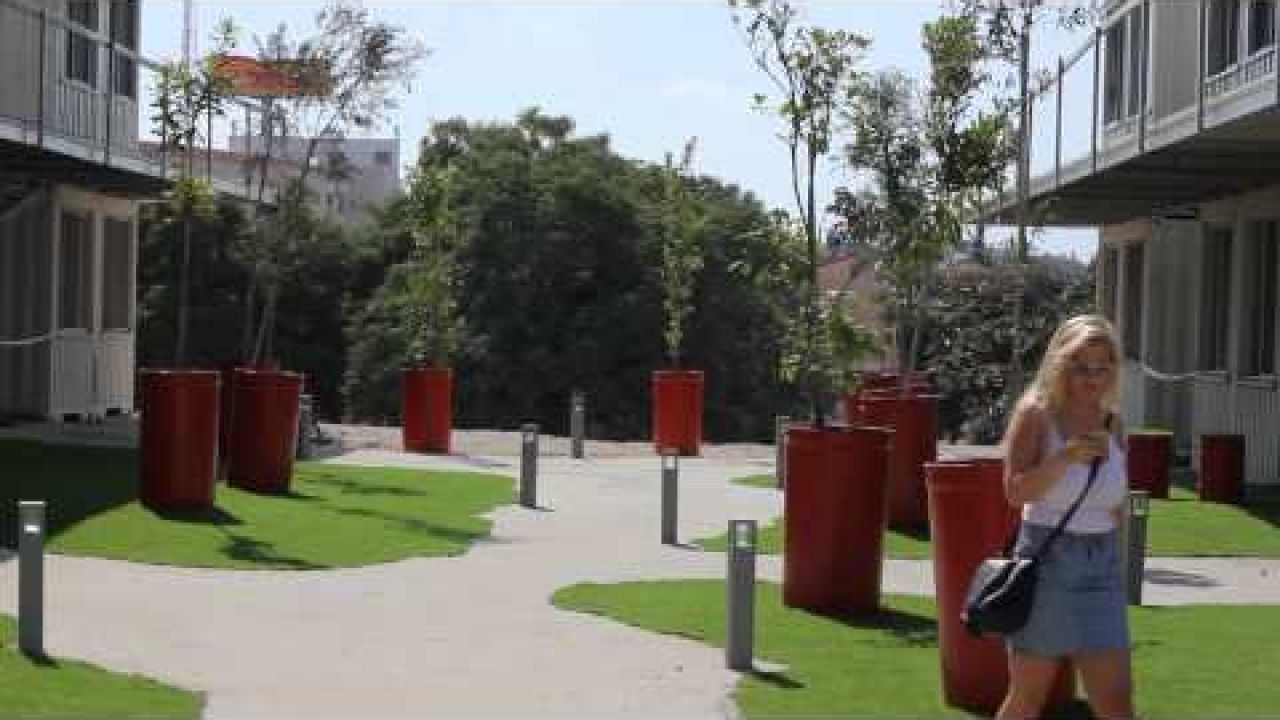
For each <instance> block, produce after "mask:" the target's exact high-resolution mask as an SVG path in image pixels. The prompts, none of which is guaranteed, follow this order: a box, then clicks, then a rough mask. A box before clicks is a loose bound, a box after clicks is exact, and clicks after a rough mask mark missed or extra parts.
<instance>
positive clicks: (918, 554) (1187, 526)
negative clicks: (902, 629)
mask: <svg viewBox="0 0 1280 720" xmlns="http://www.w3.org/2000/svg"><path fill="white" fill-rule="evenodd" d="M734 482H735V483H738V484H740V485H750V486H753V487H767V488H772V487H773V482H774V480H773V476H772V475H757V476H753V477H748V478H738V479H736V480H734ZM758 542H759V545H758V550H757V551H758V552H759V553H761V554H765V555H777V554H781V552H782V547H783V538H782V523H781V521H780V520H775V521H774V522H772V523H770V524H769V525H767V526H765V527H763V528H761V529H760V538H759V541H758ZM694 544H695V545H697V546H698V547H700V548H702V549H704V550H709V551H714V552H724V549H725V547H726V535H724V534H721V535H718V536H716V537H713V538H705V539H702V540H695V541H694ZM1147 548H1148V550H1147V552H1148V554H1149V555H1151V556H1153V557H1177V556H1197V555H1204V556H1215V555H1217V556H1234V557H1280V501H1276V500H1273V501H1270V502H1255V503H1253V504H1251V505H1249V506H1247V507H1237V506H1234V505H1222V504H1219V503H1205V502H1200V501H1199V500H1197V499H1196V495H1195V493H1194V492H1191V491H1189V490H1186V489H1183V488H1172V489H1171V490H1170V497H1169V499H1168V500H1153V501H1152V503H1151V516H1150V519H1149V521H1148V527H1147ZM885 552H886V553H887V554H888V556H889V557H894V558H902V559H923V558H928V557H932V555H933V544H932V543H931V542H930V541H929V539H928V538H926V537H915V536H913V535H907V534H904V533H899V532H895V531H890V532H889V534H888V536H887V538H886V545H885Z"/></svg>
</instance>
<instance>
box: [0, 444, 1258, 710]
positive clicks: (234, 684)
mask: <svg viewBox="0 0 1280 720" xmlns="http://www.w3.org/2000/svg"><path fill="white" fill-rule="evenodd" d="M334 462H342V463H348V464H364V465H388V466H400V467H426V468H441V469H444V468H449V469H468V470H482V471H490V472H498V473H503V474H507V475H512V476H514V475H515V474H516V473H517V471H518V467H517V466H516V464H515V460H514V459H513V458H510V457H492V456H489V457H459V458H426V457H418V456H409V455H403V454H399V453H392V452H386V451H380V450H365V451H358V452H355V453H351V454H348V455H345V456H343V457H340V458H337V459H335V460H334ZM540 465H541V467H540V470H541V472H540V476H541V477H540V480H541V482H540V494H539V503H540V504H541V505H543V506H544V508H545V509H544V510H539V511H528V510H524V509H520V508H517V507H504V508H501V509H499V510H498V511H497V512H496V513H495V514H494V521H495V526H494V537H493V538H492V539H491V540H489V541H485V542H482V543H480V544H478V545H477V546H476V547H474V548H473V549H472V551H471V552H470V553H468V554H467V555H465V556H463V557H460V558H436V559H415V560H408V561H404V562H399V563H393V564H388V565H381V566H375V567H369V568H361V569H354V570H340V571H329V572H313V573H295V572H226V571H209V570H187V569H177V568H164V567H150V566H142V565H133V564H128V563H119V562H111V561H103V560H92V559H84V558H72V557H51V558H49V564H48V567H47V576H48V589H47V597H48V610H47V615H46V623H47V633H48V643H47V644H48V647H49V649H50V652H51V653H52V654H54V655H58V656H63V657H67V658H77V659H85V660H88V661H91V662H94V663H98V664H100V665H103V666H105V667H109V668H112V669H114V670H120V671H127V672H138V673H143V674H146V675H148V676H151V677H155V678H157V679H160V680H163V681H165V682H169V683H173V684H177V685H180V686H184V687H190V688H194V689H201V690H205V691H207V692H208V698H207V699H208V705H207V716H208V717H209V718H214V719H220V718H256V717H262V718H267V717H271V718H281V717H289V718H291V717H303V716H306V717H308V718H317V717H352V716H359V717H406V718H407V717H410V716H412V717H426V716H458V715H468V716H478V715H479V716H509V717H515V716H519V717H523V718H527V717H562V716H564V715H566V714H575V715H576V714H579V713H583V714H590V715H592V716H596V715H606V716H622V715H630V716H634V715H644V716H662V717H697V718H723V717H726V716H732V715H733V714H734V708H733V707H732V704H731V702H730V700H729V694H730V693H731V691H732V687H733V683H734V682H735V680H736V677H735V675H734V674H733V673H730V672H728V671H726V670H725V669H724V660H723V655H722V652H721V651H720V650H717V649H713V648H709V647H706V646H704V645H702V644H700V643H696V642H692V641H688V640H682V639H679V638H674V637H666V636H661V635H657V634H652V633H648V632H644V631H641V630H636V629H632V628H628V627H625V626H622V625H620V624H617V623H613V622H610V621H607V620H604V619H600V618H594V617H590V616H585V615H579V614H574V613H566V612H561V611H558V610H556V609H555V608H554V607H552V606H551V604H550V602H549V599H550V596H551V595H552V593H553V592H554V591H555V590H557V589H558V588H561V587H564V586H566V585H571V584H574V583H578V582H584V581H599V582H614V581H620V580H634V579H659V578H695V577H696V578H720V577H723V575H724V563H725V558H724V556H723V555H720V554H712V553H701V552H696V551H692V550H686V549H680V548H669V547H664V546H662V545H661V544H660V543H659V542H658V531H659V523H658V513H659V508H658V488H659V466H658V462H657V460H656V459H655V458H652V457H650V458H617V459H602V460H591V461H573V460H569V459H567V458H544V459H542V460H541V462H540ZM769 469H770V468H769V463H768V462H767V461H764V460H739V461H725V460H686V461H683V462H682V463H681V483H682V487H681V533H682V536H683V537H686V538H695V537H702V536H707V535H712V534H715V533H718V532H722V531H723V530H724V528H725V525H726V523H727V522H728V520H729V519H731V518H754V519H758V520H760V521H762V522H767V521H769V520H771V519H772V518H774V517H776V516H777V515H778V514H779V512H780V497H779V494H778V493H776V492H773V491H770V490H760V489H754V488H746V487H740V486H736V485H731V484H729V483H728V482H727V481H728V479H729V478H733V477H739V476H743V475H750V474H758V473H761V472H768V471H769ZM1149 568H1150V570H1149V573H1148V584H1147V587H1146V595H1147V598H1148V600H1149V601H1150V602H1152V603H1161V604H1180V603H1263V602H1266V603H1274V604H1280V561H1256V560H1231V559H1182V560H1172V559H1170V560H1164V559H1156V560H1152V561H1151V562H1150V563H1149ZM16 570H17V568H16V567H15V563H14V562H13V561H12V560H6V561H4V562H0V611H2V612H6V613H11V614H12V613H14V612H15V607H14V605H15V598H16V574H17V573H16ZM760 576H761V577H762V578H765V579H772V580H777V579H779V578H780V563H779V561H778V559H777V558H761V563H760ZM931 588H932V581H931V573H930V565H929V563H928V562H907V561H890V562H888V563H886V568H885V589H886V591H888V592H898V593H916V594H927V593H930V592H931Z"/></svg>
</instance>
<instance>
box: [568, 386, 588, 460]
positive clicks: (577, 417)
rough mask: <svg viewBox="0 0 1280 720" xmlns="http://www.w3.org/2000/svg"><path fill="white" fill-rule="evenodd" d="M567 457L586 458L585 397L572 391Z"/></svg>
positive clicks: (577, 391)
mask: <svg viewBox="0 0 1280 720" xmlns="http://www.w3.org/2000/svg"><path fill="white" fill-rule="evenodd" d="M569 435H570V441H569V455H570V457H572V458H573V459H574V460H581V459H583V458H584V457H586V450H585V447H584V446H585V445H586V436H587V396H586V394H585V393H583V392H582V391H581V390H574V391H573V394H572V395H571V396H570V399H569Z"/></svg>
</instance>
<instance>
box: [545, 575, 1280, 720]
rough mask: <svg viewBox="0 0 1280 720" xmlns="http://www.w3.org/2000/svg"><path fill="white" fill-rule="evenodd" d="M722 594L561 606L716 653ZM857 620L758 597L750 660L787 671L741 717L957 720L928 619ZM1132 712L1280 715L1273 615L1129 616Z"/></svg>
mask: <svg viewBox="0 0 1280 720" xmlns="http://www.w3.org/2000/svg"><path fill="white" fill-rule="evenodd" d="M724 597H725V588H724V583H723V582H719V581H670V582H636V583H623V584H619V585H594V584H584V585H575V586H572V587H568V588H564V589H561V590H560V591H559V592H557V593H556V594H555V597H554V602H555V604H556V606H557V607H560V608H564V609H568V610H575V611H580V612H587V613H593V614H597V615H603V616H605V617H609V618H612V619H615V620H618V621H620V622H624V623H627V624H629V625H634V626H638V627H641V628H645V629H649V630H653V631H655V632H661V633H667V634H671V635H679V636H682V637H687V638H692V639H695V640H698V641H701V642H704V643H707V644H709V645H713V646H716V647H723V638H724V632H725V628H724ZM885 601H886V606H887V607H886V609H885V610H884V611H882V612H881V613H880V614H879V615H878V616H876V617H873V618H869V619H866V620H861V621H856V620H847V619H832V618H824V617H819V616H815V615H810V614H808V613H805V612H801V611H796V610H791V609H788V608H785V607H783V606H782V604H781V599H780V588H779V586H777V585H774V584H767V583H762V584H761V585H760V586H759V587H758V590H757V607H756V612H757V615H756V627H757V638H756V656H757V657H760V658H763V659H766V660H769V661H773V662H779V663H784V664H785V665H787V666H788V669H787V671H786V673H785V674H784V675H782V676H778V677H769V676H756V675H748V676H745V677H744V678H743V679H742V682H741V683H740V684H739V685H738V688H737V690H736V692H735V699H736V700H737V702H738V704H739V707H741V708H742V710H743V712H744V713H745V714H746V715H747V716H748V717H769V716H791V717H937V716H943V715H949V716H960V715H961V713H959V712H957V711H954V710H951V709H949V708H946V707H945V706H943V704H942V698H941V691H940V679H939V672H940V671H939V666H938V650H937V632H936V627H937V626H936V621H935V617H936V615H935V612H936V611H935V609H934V605H933V602H932V600H929V599H926V598H913V597H898V596H889V597H886V598H885ZM1130 617H1131V618H1132V624H1133V635H1134V641H1135V652H1134V667H1135V674H1136V680H1137V687H1138V706H1139V710H1140V711H1141V712H1142V713H1143V715H1144V716H1149V717H1268V716H1273V715H1274V714H1275V712H1276V709H1277V708H1280V683H1277V682H1275V680H1274V677H1273V676H1274V672H1273V670H1274V668H1276V667H1277V666H1280V645H1277V644H1276V643H1274V642H1269V641H1267V640H1266V639H1267V638H1274V637H1280V635H1278V633H1280V607H1209V606H1205V607H1180V608H1137V609H1135V610H1134V611H1133V612H1132V613H1131V616H1130Z"/></svg>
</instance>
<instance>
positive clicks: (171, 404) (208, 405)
mask: <svg viewBox="0 0 1280 720" xmlns="http://www.w3.org/2000/svg"><path fill="white" fill-rule="evenodd" d="M141 379H142V383H141V384H142V458H141V467H140V468H139V470H140V474H141V478H140V483H139V484H140V498H139V499H140V500H141V501H142V503H143V504H144V505H146V506H147V507H149V508H151V509H153V510H158V511H162V512H163V511H172V510H208V509H210V508H212V507H213V496H214V482H215V480H216V478H217V467H218V373H217V372H212V371H204V370H143V371H142V372H141Z"/></svg>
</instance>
